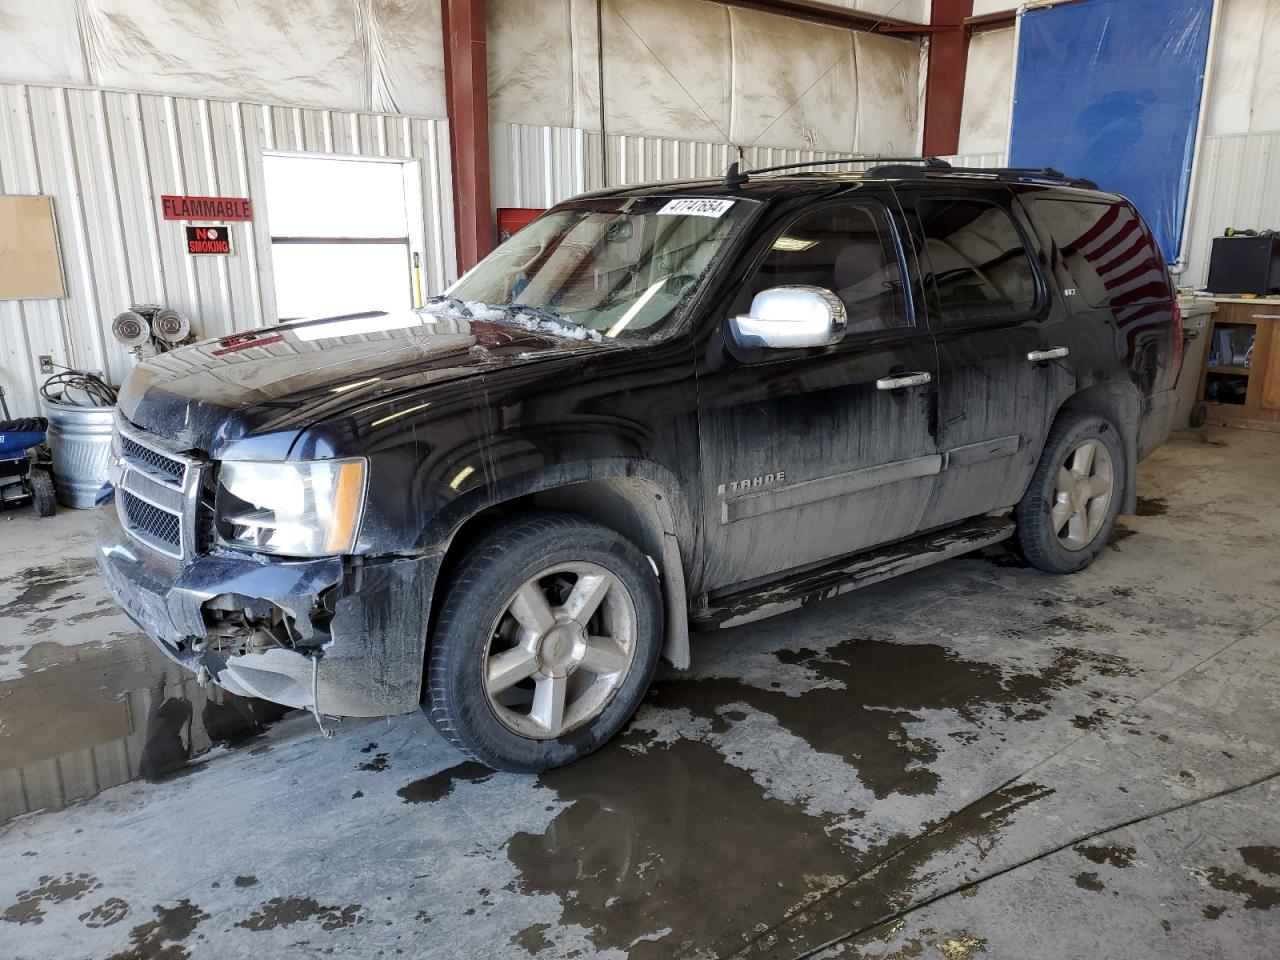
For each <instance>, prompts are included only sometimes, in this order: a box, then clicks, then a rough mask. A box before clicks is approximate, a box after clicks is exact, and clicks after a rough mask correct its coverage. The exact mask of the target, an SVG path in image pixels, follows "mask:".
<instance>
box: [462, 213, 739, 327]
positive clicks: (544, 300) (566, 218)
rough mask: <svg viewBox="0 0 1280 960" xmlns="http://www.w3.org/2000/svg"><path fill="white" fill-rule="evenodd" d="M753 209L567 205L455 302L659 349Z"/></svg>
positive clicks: (485, 266)
mask: <svg viewBox="0 0 1280 960" xmlns="http://www.w3.org/2000/svg"><path fill="white" fill-rule="evenodd" d="M753 206H755V204H754V203H753V202H751V201H746V200H738V199H701V200H699V199H686V200H670V199H665V198H639V197H628V198H610V199H603V200H584V201H578V202H573V203H570V204H566V205H564V206H562V207H560V208H557V209H555V210H553V211H551V212H550V213H548V214H546V215H544V216H542V217H540V218H539V219H538V220H535V221H534V222H533V223H531V224H530V225H529V226H527V227H526V228H525V229H523V230H521V231H520V232H519V233H517V234H516V235H515V236H514V237H512V238H511V239H510V240H508V241H507V242H506V243H504V244H502V246H500V247H499V248H498V249H497V250H495V251H494V252H493V253H491V254H490V255H489V256H488V257H486V258H485V259H484V260H483V261H482V262H481V263H480V264H479V265H478V266H477V267H476V268H475V269H474V270H472V271H471V272H470V273H468V274H467V275H466V276H464V277H463V278H462V279H461V280H459V281H458V282H457V283H455V284H454V285H453V286H452V287H451V288H449V290H448V292H447V295H448V296H449V297H451V298H453V299H454V300H455V301H462V302H465V303H467V304H468V305H484V306H487V307H491V308H494V310H495V311H501V312H502V313H503V314H504V315H505V316H506V318H507V319H508V320H511V321H512V322H521V321H520V317H521V316H522V315H523V316H524V317H526V318H527V317H529V316H535V317H536V316H540V317H543V318H544V319H550V318H552V317H554V318H558V319H560V320H564V321H568V322H569V323H570V324H572V325H573V326H574V328H577V329H578V330H579V332H583V331H589V332H591V333H593V334H594V335H592V336H590V337H589V338H590V339H592V340H595V339H597V338H604V339H611V340H628V339H629V340H641V339H643V340H652V339H656V338H658V337H660V336H662V335H663V334H664V333H665V332H666V331H667V330H668V329H669V328H670V326H671V324H672V323H673V322H674V320H675V318H676V316H677V314H678V311H679V308H680V306H681V305H682V304H683V303H684V302H685V300H686V299H687V298H688V297H689V295H690V294H691V293H692V292H693V289H694V288H695V287H696V286H697V283H698V280H699V279H700V278H701V277H702V275H703V274H704V273H705V272H706V271H707V269H708V268H709V267H710V265H711V263H712V261H713V260H715V258H716V256H717V254H718V253H719V252H720V251H722V250H723V249H724V248H725V246H726V243H727V241H728V240H729V238H730V237H731V236H733V234H734V233H735V231H736V230H737V229H738V227H739V225H740V224H741V223H742V222H743V220H744V219H745V218H746V216H747V214H748V208H750V207H753ZM513 308H515V309H513ZM519 308H523V309H519Z"/></svg>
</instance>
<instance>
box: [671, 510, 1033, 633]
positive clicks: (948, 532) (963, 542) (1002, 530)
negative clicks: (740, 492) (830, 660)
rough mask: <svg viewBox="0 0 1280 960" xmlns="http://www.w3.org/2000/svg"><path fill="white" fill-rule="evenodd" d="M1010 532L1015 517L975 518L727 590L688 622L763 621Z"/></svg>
mask: <svg viewBox="0 0 1280 960" xmlns="http://www.w3.org/2000/svg"><path fill="white" fill-rule="evenodd" d="M1013 530H1014V524H1013V521H1012V520H1011V519H1009V518H1008V517H979V518H977V519H976V520H970V521H967V522H965V523H962V524H960V525H958V526H954V527H948V528H947V529H945V530H941V531H938V532H936V533H931V534H928V535H926V536H923V537H918V538H916V539H914V540H904V541H902V542H900V543H895V544H893V545H891V546H888V547H879V548H877V549H875V550H872V551H871V552H869V553H861V554H858V555H857V556H855V557H850V558H845V559H843V560H839V561H837V562H836V563H832V564H828V565H827V566H823V567H818V568H817V569H814V570H806V571H805V572H803V573H798V574H793V575H792V576H790V577H787V578H786V579H785V580H775V581H773V582H771V583H768V584H766V585H764V586H762V587H756V588H753V589H750V590H742V591H739V592H738V593H731V594H729V595H727V596H724V597H720V598H718V599H715V600H712V601H711V602H710V603H709V604H708V605H707V607H706V608H704V609H703V610H699V611H696V612H695V613H694V615H693V616H692V617H691V620H692V622H693V625H694V626H695V627H702V628H708V627H716V628H722V629H723V628H727V627H736V626H738V625H739V624H742V623H750V622H751V621H753V620H763V619H764V618H765V617H772V616H774V615H775V614H779V613H784V612H786V611H787V610H794V609H795V608H796V607H804V606H808V605H809V604H812V603H817V602H818V601H820V600H830V599H831V598H832V597H838V596H840V595H841V594H844V593H849V592H850V591H853V590H858V589H861V588H862V587H867V586H870V585H871V584H873V583H879V582H880V581H881V580H888V579H889V578H890V577H896V576H898V575H899V574H902V573H908V572H910V571H912V570H919V569H920V568H922V567H927V566H930V565H932V564H935V563H940V562H941V561H943V560H949V559H950V558H952V557H958V556H960V555H961V554H964V553H969V552H971V551H973V550H979V549H981V548H982V547H986V546H990V545H991V544H993V543H999V542H1000V541H1001V540H1007V539H1008V538H1009V537H1011V536H1012V535H1013Z"/></svg>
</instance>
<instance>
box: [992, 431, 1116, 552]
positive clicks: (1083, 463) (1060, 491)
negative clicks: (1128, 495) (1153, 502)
mask: <svg viewBox="0 0 1280 960" xmlns="http://www.w3.org/2000/svg"><path fill="white" fill-rule="evenodd" d="M1125 469H1126V468H1125V461H1124V447H1123V445H1122V444H1121V442H1120V434H1119V431H1118V430H1116V428H1115V426H1114V425H1113V424H1112V423H1111V421H1110V420H1108V419H1106V418H1105V417H1103V416H1100V415H1098V414H1095V413H1085V412H1083V411H1075V410H1068V411H1065V412H1064V413H1063V414H1062V415H1061V416H1059V418H1058V420H1057V421H1056V422H1055V423H1054V425H1053V429H1052V430H1051V431H1050V432H1049V438H1048V440H1047V441H1046V442H1045V447H1044V451H1043V453H1041V455H1040V463H1039V465H1038V466H1037V467H1036V472H1035V474H1034V476H1033V477H1032V478H1031V483H1030V485H1029V486H1028V487H1027V492H1026V494H1025V495H1024V496H1023V498H1022V501H1021V502H1020V503H1019V504H1018V506H1017V508H1016V509H1015V510H1014V519H1015V520H1016V521H1017V524H1018V532H1017V544H1018V546H1019V547H1020V549H1021V552H1022V555H1023V556H1024V557H1026V559H1027V561H1028V562H1029V563H1030V564H1031V565H1032V566H1034V567H1038V568H1039V569H1041V570H1045V571H1048V572H1049V573H1075V572H1076V571H1077V570H1083V569H1084V568H1085V567H1087V566H1088V565H1089V564H1091V563H1092V562H1093V561H1094V558H1096V557H1097V555H1098V554H1099V553H1100V552H1101V551H1102V548H1103V547H1104V546H1106V543H1107V538H1108V537H1109V536H1111V531H1112V529H1113V528H1114V527H1115V522H1116V517H1117V516H1118V515H1119V513H1120V500H1121V497H1122V496H1123V493H1124V488H1125V479H1126V476H1127V474H1126V472H1125Z"/></svg>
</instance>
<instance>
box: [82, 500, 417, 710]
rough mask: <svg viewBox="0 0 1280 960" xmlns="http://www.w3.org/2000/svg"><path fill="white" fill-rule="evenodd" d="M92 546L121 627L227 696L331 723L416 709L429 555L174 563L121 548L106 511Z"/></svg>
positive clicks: (115, 522) (124, 542)
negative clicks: (133, 629)
mask: <svg viewBox="0 0 1280 960" xmlns="http://www.w3.org/2000/svg"><path fill="white" fill-rule="evenodd" d="M97 538H98V549H97V561H98V567H99V569H100V570H101V571H102V575H103V577H104V578H105V580H106V582H107V586H108V588H109V589H110V591H111V593H112V595H113V596H114V597H115V600H116V602H117V603H118V604H119V605H120V607H121V608H122V609H123V610H124V612H125V613H126V614H128V616H129V618H130V619H131V620H133V622H134V623H136V624H137V625H138V626H139V627H140V628H142V630H143V631H145V632H146V634H147V635H148V636H149V637H151V639H152V640H154V641H155V642H156V645H157V646H159V647H160V649H161V650H162V651H163V652H164V653H165V655H166V656H168V657H169V658H170V659H171V660H174V661H175V662H177V663H179V664H181V665H182V666H184V667H186V668H187V669H189V670H192V671H194V672H196V673H198V674H199V673H207V675H208V676H209V677H211V678H212V679H213V680H214V681H215V682H216V683H217V684H218V685H219V686H222V687H224V688H225V689H227V690H229V691H230V692H232V693H235V694H240V695H242V696H251V697H260V698H262V699H264V700H272V701H274V702H276V703H282V704H286V705H288V706H291V707H304V708H310V707H313V706H314V707H315V708H317V709H318V710H321V711H323V712H324V713H329V714H334V715H337V716H349V717H373V716H385V715H389V714H396V713H407V712H409V711H411V710H414V709H416V708H417V706H418V703H419V701H420V698H421V691H422V671H423V664H424V660H425V655H426V644H427V620H428V617H429V616H430V607H431V593H432V589H433V587H434V585H435V580H436V576H437V574H438V573H439V570H440V561H441V559H442V558H441V557H440V556H436V555H428V556H424V557H414V558H379V559H372V560H370V559H362V560H360V561H357V562H352V561H346V560H343V559H342V558H339V557H328V558H323V559H318V560H305V561H288V562H286V561H279V560H274V559H267V558H263V557H260V556H256V555H248V554H246V555H233V554H230V553H222V554H209V555H205V556H200V557H197V558H195V559H194V560H191V561H189V562H187V563H180V562H178V561H176V560H172V559H170V558H168V557H164V556H161V555H159V554H156V553H154V552H153V551H150V550H148V549H147V548H146V547H144V546H142V545H140V544H138V543H137V542H136V541H134V540H133V539H132V538H130V537H129V536H128V535H127V534H126V533H125V531H124V530H123V529H122V527H121V526H120V520H119V517H118V515H117V512H116V509H115V506H114V504H112V503H111V502H110V501H108V502H107V503H105V504H103V505H101V506H99V507H98V508H97ZM313 690H314V691H315V695H314V696H313Z"/></svg>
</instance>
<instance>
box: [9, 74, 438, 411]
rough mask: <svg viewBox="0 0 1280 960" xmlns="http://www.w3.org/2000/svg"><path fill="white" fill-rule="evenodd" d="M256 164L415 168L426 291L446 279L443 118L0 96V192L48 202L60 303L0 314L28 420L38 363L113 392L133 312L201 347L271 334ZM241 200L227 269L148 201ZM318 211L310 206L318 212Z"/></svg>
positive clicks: (15, 397)
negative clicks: (120, 330) (165, 310)
mask: <svg viewBox="0 0 1280 960" xmlns="http://www.w3.org/2000/svg"><path fill="white" fill-rule="evenodd" d="M265 151H279V152H307V153H317V154H340V155H358V156H376V157H395V158H403V159H406V160H416V161H419V171H420V176H421V191H422V206H423V213H422V218H421V224H420V226H419V229H418V231H417V232H418V234H419V236H417V237H416V238H414V244H415V246H416V248H417V249H419V250H422V251H423V252H424V254H425V255H424V257H423V262H424V267H425V272H426V275H427V276H426V279H427V286H428V289H429V291H431V292H437V291H439V290H440V289H441V288H442V287H443V286H444V285H445V284H446V283H448V282H449V281H451V280H452V279H453V278H454V277H455V275H456V260H455V252H454V240H453V231H454V227H453V224H454V216H453V197H452V186H451V180H450V172H449V156H448V125H447V123H446V122H445V121H443V120H429V119H417V118H410V117H398V116H389V115H381V114H366V113H350V112H343V111H335V110H311V109H301V108H296V107H273V106H267V105H262V104H250V103H241V102H231V101H223V100H197V99H190V98H183V97H164V96H155V95H149V94H127V93H113V92H104V91H101V90H91V89H75V88H65V87H41V86H29V85H17V84H0V193H5V194H47V195H51V196H52V197H53V198H54V211H55V216H56V218H57V226H58V242H59V244H60V247H61V253H62V266H63V273H64V276H65V278H66V283H67V287H68V290H67V297H66V298H65V299H63V300H17V301H0V386H4V387H5V388H6V391H7V392H8V394H9V398H10V406H11V408H13V412H14V413H15V415H23V414H31V413H34V412H35V410H36V396H37V394H36V391H37V388H38V385H39V384H40V383H41V382H42V380H43V379H44V378H43V376H42V375H41V373H40V371H39V366H38V362H37V357H38V356H39V355H41V354H47V355H51V356H52V357H53V360H54V363H57V364H61V365H64V366H68V367H76V368H79V369H88V370H100V371H104V372H105V373H106V375H107V377H108V379H110V380H112V381H119V380H120V379H121V378H122V377H123V376H124V374H125V373H127V371H128V370H129V368H130V366H131V364H132V359H131V358H130V356H129V355H128V353H127V352H126V351H125V350H123V349H122V348H120V347H119V346H118V345H117V344H116V343H115V342H114V341H113V340H112V339H111V336H110V330H109V327H110V323H111V320H112V318H113V317H114V316H115V315H116V314H118V313H119V312H120V311H122V310H124V309H126V308H127V307H128V306H129V305H130V304H131V303H163V304H165V305H167V306H171V307H174V308H175V309H177V310H180V311H182V312H183V313H186V314H187V315H188V316H190V317H191V319H192V323H193V325H194V326H195V329H196V331H197V332H198V333H199V334H200V335H201V336H203V337H208V336H220V335H223V334H226V333H229V332H231V331H234V330H243V329H247V328H250V327H253V326H256V325H258V324H259V323H261V322H263V321H264V320H265V321H267V322H271V321H274V320H275V318H276V313H275V295H274V280H273V277H272V272H271V257H270V231H269V227H268V222H267V204H266V196H265V188H264V185H263V174H262V156H263V153H264V152H265ZM166 193H172V194H193V195H205V196H234V197H243V196H247V197H251V198H252V199H253V200H254V202H255V208H254V221H253V223H251V224H239V225H237V228H236V230H235V232H234V239H235V240H236V241H238V243H237V245H236V248H235V254H234V255H233V256H231V257H190V256H188V255H187V254H186V253H185V249H184V242H183V231H182V226H183V225H182V224H181V223H178V222H169V221H165V220H163V219H161V216H160V212H159V204H160V199H159V198H160V195H161V194H166ZM317 202H323V200H322V198H317Z"/></svg>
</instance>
